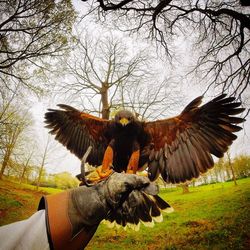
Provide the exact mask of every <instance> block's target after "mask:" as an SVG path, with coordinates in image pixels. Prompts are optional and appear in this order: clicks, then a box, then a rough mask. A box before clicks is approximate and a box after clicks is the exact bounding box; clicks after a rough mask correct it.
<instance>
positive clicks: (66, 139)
mask: <svg viewBox="0 0 250 250" xmlns="http://www.w3.org/2000/svg"><path fill="white" fill-rule="evenodd" d="M58 106H59V107H60V108H61V109H49V110H48V112H47V113H45V123H46V124H47V126H46V127H47V128H49V129H50V133H51V134H53V135H55V139H56V140H58V141H59V142H60V143H62V144H63V145H64V146H65V147H66V148H67V149H68V150H70V152H72V153H73V154H75V155H76V156H77V157H78V158H79V159H82V157H83V155H84V153H85V152H86V150H87V149H88V147H89V146H92V151H91V153H90V155H89V156H88V159H87V162H88V163H89V164H91V165H94V166H95V165H101V164H102V158H103V155H104V152H105V148H106V146H107V144H108V142H107V140H106V138H105V136H104V132H105V129H106V128H107V126H108V125H109V123H110V121H109V120H105V119H101V118H98V117H95V116H92V115H89V114H86V113H83V112H80V111H79V110H77V109H75V108H73V107H70V106H68V105H65V104H59V105H58Z"/></svg>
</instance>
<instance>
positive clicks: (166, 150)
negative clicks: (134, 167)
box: [145, 94, 244, 183]
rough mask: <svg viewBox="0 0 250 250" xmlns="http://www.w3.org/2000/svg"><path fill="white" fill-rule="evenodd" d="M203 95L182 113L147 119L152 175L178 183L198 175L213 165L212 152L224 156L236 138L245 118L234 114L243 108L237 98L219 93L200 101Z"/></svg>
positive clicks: (150, 172)
mask: <svg viewBox="0 0 250 250" xmlns="http://www.w3.org/2000/svg"><path fill="white" fill-rule="evenodd" d="M201 101H202V96H201V97H198V98H196V99H195V100H193V101H192V102H191V103H190V104H189V105H188V106H187V107H186V108H185V109H184V110H183V111H182V113H181V114H180V115H179V116H176V117H173V118H170V119H165V120H158V121H155V122H148V123H146V124H145V130H146V131H147V132H148V133H149V134H150V135H151V137H152V143H153V145H154V146H153V148H152V149H151V150H150V152H149V162H148V169H149V177H150V179H151V180H155V179H156V178H157V177H158V175H159V174H161V175H162V177H163V179H164V180H165V181H166V182H171V183H179V182H185V181H187V180H191V179H192V178H193V177H198V176H199V175H200V173H204V172H206V171H207V170H208V169H209V168H211V167H212V166H213V165H214V161H213V158H212V155H215V156H217V157H222V156H223V154H224V153H225V152H226V151H227V150H228V147H229V146H230V145H231V144H232V142H233V140H235V139H236V138H237V136H236V135H235V134H234V132H237V131H239V130H241V127H239V126H237V125H235V124H239V123H241V122H243V121H244V119H242V118H239V117H235V115H237V114H240V113H241V112H243V111H244V109H243V108H239V106H240V105H241V103H240V102H234V101H235V98H234V97H226V95H225V94H223V95H220V96H218V97H217V98H215V99H213V100H212V101H210V102H208V103H206V104H204V105H203V106H200V107H199V105H200V104H201Z"/></svg>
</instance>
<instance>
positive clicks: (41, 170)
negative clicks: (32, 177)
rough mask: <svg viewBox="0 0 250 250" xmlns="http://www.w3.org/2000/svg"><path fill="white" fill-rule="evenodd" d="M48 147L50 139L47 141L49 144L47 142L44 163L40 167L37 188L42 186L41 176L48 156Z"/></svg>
mask: <svg viewBox="0 0 250 250" xmlns="http://www.w3.org/2000/svg"><path fill="white" fill-rule="evenodd" d="M48 148H49V139H48V141H47V144H46V147H45V150H44V153H43V158H42V164H41V167H40V169H39V174H38V178H37V183H36V190H38V187H40V182H41V177H42V173H43V169H44V165H45V159H46V157H47V152H48Z"/></svg>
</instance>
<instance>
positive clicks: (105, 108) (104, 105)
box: [101, 83, 110, 119]
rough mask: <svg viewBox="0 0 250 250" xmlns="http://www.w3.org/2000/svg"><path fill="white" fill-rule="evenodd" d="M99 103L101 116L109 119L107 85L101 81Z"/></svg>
mask: <svg viewBox="0 0 250 250" xmlns="http://www.w3.org/2000/svg"><path fill="white" fill-rule="evenodd" d="M101 103H102V118H103V119H109V115H110V110H109V100H108V85H107V84H105V83H103V84H102V90H101Z"/></svg>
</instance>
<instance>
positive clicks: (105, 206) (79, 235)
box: [40, 173, 158, 250]
mask: <svg viewBox="0 0 250 250" xmlns="http://www.w3.org/2000/svg"><path fill="white" fill-rule="evenodd" d="M133 190H143V191H144V192H146V193H148V194H152V195H155V194H157V193H158V188H157V186H156V185H155V184H153V183H150V181H149V179H148V178H147V177H144V176H138V175H134V174H124V173H113V174H112V175H111V176H110V177H109V178H107V179H106V180H104V181H102V182H100V183H98V184H97V185H95V186H92V187H86V186H81V187H79V188H75V189H72V190H69V191H66V192H62V193H59V194H56V195H50V196H46V197H45V198H44V199H43V200H42V201H41V202H40V209H41V208H43V207H46V211H47V225H48V232H49V235H48V237H49V243H50V245H51V247H52V249H60V250H63V249H72V250H74V249H83V248H84V247H85V246H86V245H87V244H88V242H89V240H90V239H91V238H92V236H93V234H94V233H95V231H96V229H97V227H98V225H99V223H100V222H101V221H102V220H103V219H105V218H106V217H107V216H108V214H110V213H111V212H112V211H115V209H116V208H118V207H119V206H120V205H121V204H122V203H123V202H124V201H125V200H126V198H127V197H128V196H129V194H130V193H131V192H132V191H133Z"/></svg>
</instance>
